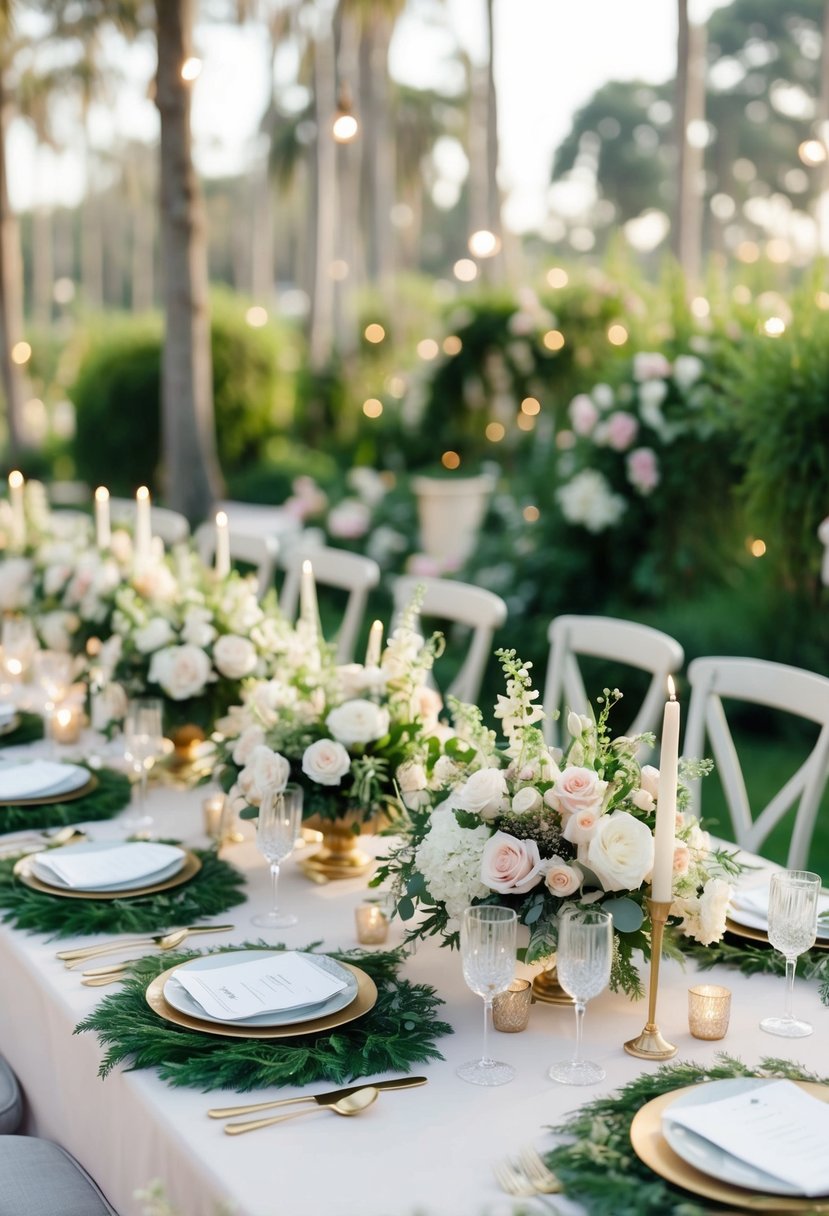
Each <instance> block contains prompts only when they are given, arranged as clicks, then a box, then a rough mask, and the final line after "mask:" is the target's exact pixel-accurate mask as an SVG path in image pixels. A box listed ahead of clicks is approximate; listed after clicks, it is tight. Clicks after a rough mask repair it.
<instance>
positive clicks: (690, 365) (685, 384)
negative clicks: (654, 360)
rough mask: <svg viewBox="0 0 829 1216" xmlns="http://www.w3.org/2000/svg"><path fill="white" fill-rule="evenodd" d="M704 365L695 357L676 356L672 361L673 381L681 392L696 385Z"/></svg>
mask: <svg viewBox="0 0 829 1216" xmlns="http://www.w3.org/2000/svg"><path fill="white" fill-rule="evenodd" d="M704 367H705V364H704V363H703V361H702V359H698V358H697V356H696V355H678V356H677V357H676V359H675V360H674V380H675V382H676V384H677V386H678V387H679V388H681V389H682V391H683V392H687V390H688V389H689V388H690V387H691V385H692V384H696V382H697V380H699V378H700V376H701V375H702V372H703V368H704Z"/></svg>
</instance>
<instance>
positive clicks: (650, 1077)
mask: <svg viewBox="0 0 829 1216" xmlns="http://www.w3.org/2000/svg"><path fill="white" fill-rule="evenodd" d="M731 1077H783V1078H786V1079H788V1080H792V1081H821V1082H823V1083H824V1084H825V1083H826V1078H824V1077H819V1076H817V1075H815V1074H814V1073H811V1072H807V1071H806V1070H805V1069H804V1068H802V1067H800V1065H798V1064H793V1063H792V1062H791V1060H779V1059H773V1058H766V1059H763V1060H761V1061H760V1064H759V1066H758V1067H756V1068H752V1067H750V1066H749V1065H746V1064H743V1063H742V1062H741V1061H740V1060H738V1059H736V1058H734V1057H733V1056H729V1055H726V1054H720V1055H719V1056H718V1057H717V1063H715V1064H713V1065H711V1066H709V1067H708V1068H703V1067H702V1066H701V1065H699V1064H694V1063H692V1062H691V1061H688V1062H680V1063H677V1064H665V1065H663V1066H662V1067H661V1068H659V1069H658V1070H657V1072H656V1073H642V1074H641V1075H640V1076H638V1077H637V1078H636V1079H635V1080H634V1081H630V1082H629V1083H628V1084H627V1085H623V1086H622V1088H621V1089H618V1090H616V1091H615V1092H614V1093H611V1094H609V1095H608V1096H607V1097H603V1098H597V1099H596V1100H595V1101H593V1102H590V1103H588V1104H587V1105H586V1106H583V1107H581V1108H580V1109H579V1110H577V1111H575V1112H574V1113H573V1114H572V1115H571V1116H570V1118H569V1119H568V1120H567V1122H565V1123H562V1124H559V1125H558V1126H557V1127H554V1128H552V1129H551V1130H552V1131H554V1132H555V1133H556V1134H557V1135H561V1136H566V1137H567V1138H568V1143H567V1144H562V1145H559V1146H558V1147H557V1148H554V1149H553V1150H552V1151H551V1152H549V1153H546V1154H545V1160H546V1162H547V1164H548V1165H549V1167H550V1169H552V1170H554V1171H555V1173H556V1174H557V1175H558V1177H559V1178H560V1180H561V1182H562V1185H563V1187H564V1190H565V1193H566V1194H567V1197H568V1198H569V1199H573V1200H575V1201H576V1202H578V1203H581V1204H583V1205H584V1208H585V1210H586V1211H587V1212H588V1213H589V1214H590V1216H704V1214H705V1213H706V1212H709V1211H710V1210H711V1208H710V1207H709V1206H708V1205H707V1204H705V1203H704V1202H702V1203H700V1202H695V1201H694V1200H693V1199H691V1198H690V1197H689V1196H688V1194H687V1192H685V1191H682V1190H680V1189H679V1188H678V1187H674V1186H671V1185H670V1184H669V1183H667V1182H664V1181H663V1180H662V1179H661V1178H659V1177H657V1175H656V1174H654V1173H653V1171H652V1170H651V1169H650V1168H649V1167H648V1166H646V1165H645V1164H644V1163H643V1162H642V1161H640V1160H639V1158H638V1157H637V1156H636V1154H635V1153H634V1151H633V1149H632V1148H631V1144H630V1125H631V1122H632V1120H633V1116H634V1115H635V1114H636V1112H637V1111H638V1110H639V1109H640V1107H642V1106H644V1105H645V1103H646V1102H650V1101H651V1100H652V1099H653V1098H658V1097H659V1096H660V1095H661V1094H665V1093H669V1092H670V1091H671V1090H674V1089H679V1088H680V1087H681V1086H683V1085H696V1084H699V1083H700V1082H701V1081H719V1080H725V1079H727V1078H731Z"/></svg>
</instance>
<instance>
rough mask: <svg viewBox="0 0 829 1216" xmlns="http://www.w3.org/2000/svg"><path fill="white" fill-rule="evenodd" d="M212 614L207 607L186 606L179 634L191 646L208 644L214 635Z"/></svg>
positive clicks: (203, 646)
mask: <svg viewBox="0 0 829 1216" xmlns="http://www.w3.org/2000/svg"><path fill="white" fill-rule="evenodd" d="M212 621H213V614H212V613H211V612H210V610H209V609H207V608H188V609H187V611H186V612H185V614H184V624H183V625H182V629H181V636H182V638H183V639H184V641H185V642H189V643H190V645H191V646H201V647H202V649H204V648H205V646H209V645H210V643H211V642H212V641H213V639H214V638H215V637H216V629H215V627H214V626H213V624H212Z"/></svg>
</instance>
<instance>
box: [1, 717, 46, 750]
mask: <svg viewBox="0 0 829 1216" xmlns="http://www.w3.org/2000/svg"><path fill="white" fill-rule="evenodd" d="M42 738H43V718H42V717H41V716H40V714H29V713H25V712H24V713H19V714H18V715H17V724H16V725H15V727H14V728H13V729H12V730H9V731H6V732H5V733H4V734H0V748H3V747H21V746H22V745H23V744H24V743H36V742H37V740H38V739H42Z"/></svg>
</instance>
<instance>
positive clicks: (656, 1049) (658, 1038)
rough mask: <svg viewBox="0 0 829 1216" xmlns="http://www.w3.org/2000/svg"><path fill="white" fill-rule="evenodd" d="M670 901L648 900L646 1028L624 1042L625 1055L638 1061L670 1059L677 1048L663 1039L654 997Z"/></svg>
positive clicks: (656, 991)
mask: <svg viewBox="0 0 829 1216" xmlns="http://www.w3.org/2000/svg"><path fill="white" fill-rule="evenodd" d="M671 903H672V901H671V900H655V899H649V900H648V911H649V912H650V917H651V974H650V982H649V985H648V1020H647V1022H646V1023H645V1028H644V1030H643V1031H642V1033H641V1034H640V1035H637V1037H636V1038H635V1039H629V1040H628V1041H627V1043H625V1051H626V1052H627V1053H628V1055H631V1056H636V1057H637V1058H638V1059H640V1060H669V1059H670V1058H671V1056H674V1055H676V1047H675V1046H674V1044H673V1043H669V1042H668V1040H667V1039H664V1038H663V1037H662V1033H661V1031H660V1029H659V1027H658V1026H657V1024H656V995H657V993H658V991H659V960H660V958H661V956H662V938H663V936H664V934H665V922H666V921H667V919H668V914H669V913H670V911H671Z"/></svg>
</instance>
